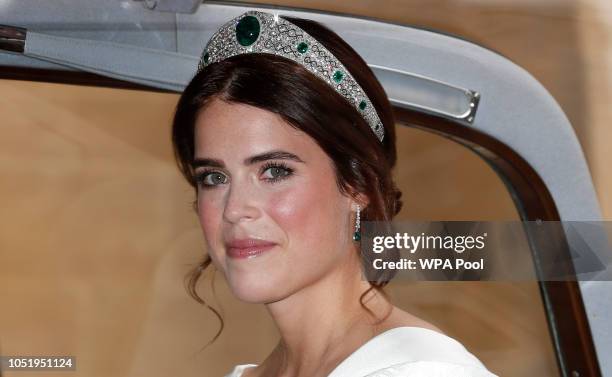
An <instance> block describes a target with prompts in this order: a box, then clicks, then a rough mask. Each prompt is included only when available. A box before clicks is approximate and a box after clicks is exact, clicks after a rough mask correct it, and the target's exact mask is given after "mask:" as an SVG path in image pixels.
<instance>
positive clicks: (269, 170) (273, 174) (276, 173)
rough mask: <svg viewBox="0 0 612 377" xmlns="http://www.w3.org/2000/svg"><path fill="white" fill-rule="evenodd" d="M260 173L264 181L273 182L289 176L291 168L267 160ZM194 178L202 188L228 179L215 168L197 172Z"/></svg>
mask: <svg viewBox="0 0 612 377" xmlns="http://www.w3.org/2000/svg"><path fill="white" fill-rule="evenodd" d="M260 174H261V175H263V176H264V180H265V181H267V182H271V183H275V182H278V181H281V180H283V179H287V178H288V177H289V176H291V175H292V174H293V169H291V168H290V167H288V166H287V165H285V164H283V163H274V162H268V163H266V164H265V165H264V166H263V167H262V168H261V173H260ZM194 178H195V181H196V183H197V185H198V186H199V187H201V188H203V189H209V188H214V187H216V186H219V185H223V184H226V183H227V181H228V179H227V176H226V175H225V174H223V173H221V172H219V171H215V170H203V171H201V172H197V173H195V176H194Z"/></svg>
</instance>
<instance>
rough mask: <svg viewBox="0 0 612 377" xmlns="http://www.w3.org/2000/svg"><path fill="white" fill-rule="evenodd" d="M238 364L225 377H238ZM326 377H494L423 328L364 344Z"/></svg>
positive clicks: (398, 331) (468, 355) (467, 354)
mask: <svg viewBox="0 0 612 377" xmlns="http://www.w3.org/2000/svg"><path fill="white" fill-rule="evenodd" d="M255 366H257V365H256V364H241V365H237V366H236V367H234V369H233V370H232V371H231V372H230V373H229V374H228V375H226V376H225V377H240V376H241V375H242V373H243V371H244V370H245V369H247V368H251V367H255ZM328 377H497V376H496V375H495V374H493V373H491V372H490V371H488V370H487V368H486V367H485V366H484V365H483V364H482V363H481V362H480V360H478V359H477V358H476V356H474V355H472V354H471V353H470V352H469V351H468V350H467V349H466V348H465V347H464V346H463V345H462V344H461V343H459V342H458V341H457V340H455V339H453V338H451V337H449V336H447V335H444V334H441V333H439V332H437V331H433V330H429V329H426V328H423V327H408V326H404V327H396V328H394V329H390V330H387V331H385V332H383V333H381V334H379V335H377V336H375V337H374V338H372V339H370V340H369V341H367V342H366V343H365V344H364V345H362V346H361V347H359V348H358V349H357V350H356V351H355V352H353V353H352V354H351V355H349V357H347V358H346V359H344V361H342V362H341V363H340V365H338V366H337V367H336V368H335V369H334V370H333V371H332V372H331V374H329V376H328Z"/></svg>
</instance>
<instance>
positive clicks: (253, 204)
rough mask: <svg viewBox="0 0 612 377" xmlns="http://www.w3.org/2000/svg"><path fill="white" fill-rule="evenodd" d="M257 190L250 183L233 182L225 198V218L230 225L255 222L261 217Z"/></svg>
mask: <svg viewBox="0 0 612 377" xmlns="http://www.w3.org/2000/svg"><path fill="white" fill-rule="evenodd" d="M256 191H257V188H256V187H254V185H252V184H250V183H248V182H236V181H234V182H232V183H231V184H230V188H229V190H228V191H227V194H226V195H227V196H226V198H225V208H224V209H223V218H224V219H225V220H226V221H228V222H230V223H233V224H235V223H238V222H241V221H250V220H254V219H256V218H257V217H259V215H260V209H259V206H258V205H257V198H258V195H257V192H256Z"/></svg>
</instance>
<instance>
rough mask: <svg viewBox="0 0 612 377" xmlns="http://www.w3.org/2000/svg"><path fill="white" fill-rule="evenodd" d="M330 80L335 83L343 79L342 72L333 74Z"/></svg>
mask: <svg viewBox="0 0 612 377" xmlns="http://www.w3.org/2000/svg"><path fill="white" fill-rule="evenodd" d="M332 78H333V79H334V81H335V82H340V81H342V79H343V78H344V73H342V71H340V70H338V71H336V72H334V75H333V76H332Z"/></svg>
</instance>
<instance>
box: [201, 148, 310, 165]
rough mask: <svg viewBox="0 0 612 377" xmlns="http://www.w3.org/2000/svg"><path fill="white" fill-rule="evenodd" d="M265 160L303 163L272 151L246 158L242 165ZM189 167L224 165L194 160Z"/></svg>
mask: <svg viewBox="0 0 612 377" xmlns="http://www.w3.org/2000/svg"><path fill="white" fill-rule="evenodd" d="M267 160H292V161H295V162H301V163H304V161H302V159H301V158H299V157H298V156H296V155H295V154H293V153H290V152H286V151H282V150H274V151H269V152H265V153H260V154H257V155H255V156H251V157H248V158H246V159H244V164H245V165H253V164H256V163H258V162H262V161H267ZM191 165H192V167H193V168H194V169H195V168H197V167H199V166H210V167H215V168H223V167H225V164H224V163H223V161H222V160H217V159H215V158H195V159H194V160H193V162H192V163H191Z"/></svg>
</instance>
